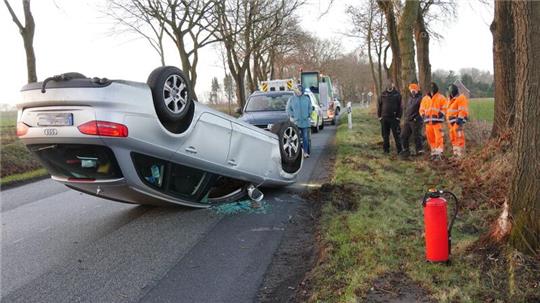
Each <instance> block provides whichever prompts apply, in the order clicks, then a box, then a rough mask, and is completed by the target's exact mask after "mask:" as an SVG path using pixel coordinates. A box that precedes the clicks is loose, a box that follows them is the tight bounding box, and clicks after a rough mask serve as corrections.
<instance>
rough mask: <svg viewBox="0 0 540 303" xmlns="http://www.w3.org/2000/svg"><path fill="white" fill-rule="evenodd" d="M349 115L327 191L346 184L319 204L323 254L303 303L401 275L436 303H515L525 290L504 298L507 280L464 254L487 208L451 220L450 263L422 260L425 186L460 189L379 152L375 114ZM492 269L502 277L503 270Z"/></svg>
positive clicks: (356, 298) (361, 294) (353, 296)
mask: <svg viewBox="0 0 540 303" xmlns="http://www.w3.org/2000/svg"><path fill="white" fill-rule="evenodd" d="M353 116H354V128H353V129H352V130H348V129H347V125H346V123H341V124H340V125H339V127H338V132H337V155H336V165H335V174H334V179H333V181H332V185H333V186H334V188H342V187H343V186H346V187H347V188H348V189H349V191H348V192H344V193H343V194H342V195H340V194H339V192H338V193H336V192H333V195H332V197H331V200H332V201H331V202H332V203H325V205H324V207H323V210H322V216H321V219H320V222H321V227H320V228H321V242H322V243H321V244H322V246H323V247H322V249H323V252H322V254H321V255H322V256H323V257H322V259H321V260H320V262H319V264H318V265H317V266H316V267H315V268H314V270H313V271H312V275H313V277H312V279H311V283H312V285H311V289H312V294H311V297H310V301H316V302H319V301H320V302H361V301H365V299H366V296H367V295H368V292H369V290H370V289H371V287H372V285H373V281H374V280H375V279H377V278H379V277H381V276H382V275H384V274H388V273H396V272H399V273H403V274H405V275H406V276H408V277H409V278H410V279H412V280H413V281H414V282H415V283H418V285H420V286H421V287H422V288H423V289H424V290H426V291H427V293H429V294H430V296H431V297H432V299H435V300H436V301H439V302H470V301H473V302H475V301H485V300H487V301H491V299H494V301H496V300H502V301H507V300H509V299H517V301H523V299H524V298H525V296H526V295H527V294H526V291H523V292H522V291H521V290H518V291H514V293H513V294H512V295H510V294H509V292H508V279H499V278H497V275H495V274H494V275H493V276H491V279H490V278H489V277H490V274H491V272H490V270H489V269H488V270H486V269H485V268H483V267H482V264H483V262H479V261H478V259H477V257H475V256H474V255H471V254H470V253H468V252H467V248H468V247H469V246H470V245H471V244H472V243H474V241H475V240H476V239H477V238H478V236H479V235H480V234H481V233H483V232H485V231H486V230H487V228H488V226H487V225H488V222H489V221H488V220H486V217H487V216H493V213H494V211H493V210H489V209H488V210H485V209H481V210H477V211H474V212H472V211H468V212H465V213H462V214H460V215H459V217H458V220H457V221H456V224H455V225H454V230H453V234H452V235H453V247H452V253H453V255H452V262H453V263H452V265H451V266H446V265H443V264H430V263H426V262H425V259H424V239H423V228H424V227H423V210H422V206H421V198H422V197H423V194H424V192H425V191H426V190H427V189H428V188H431V187H438V188H444V189H447V190H451V191H454V192H456V193H457V194H458V195H459V194H460V190H459V188H454V186H452V185H450V184H449V183H448V182H446V180H445V179H444V177H443V176H442V175H441V174H440V173H439V174H438V173H436V172H434V171H433V169H432V168H431V167H430V166H429V165H428V164H427V162H426V161H424V160H423V159H416V160H411V161H403V160H399V159H398V158H397V157H396V156H395V155H390V156H388V155H384V154H383V153H382V140H381V137H380V124H379V123H378V122H377V120H376V119H375V117H374V116H373V115H371V114H369V113H368V112H367V111H366V110H355V111H354V114H353ZM351 188H352V190H351ZM343 199H353V200H354V206H355V207H353V208H350V209H349V210H343V208H341V209H340V208H339V207H336V205H341V204H340V203H339V201H340V200H343ZM336 201H338V202H336ZM327 202H328V201H327ZM348 204H350V203H348ZM492 270H494V271H496V274H501V273H502V275H504V276H506V273H507V271H506V268H503V269H501V268H496V267H494V268H493V269H492ZM494 277H495V278H494ZM517 301H516V302H517Z"/></svg>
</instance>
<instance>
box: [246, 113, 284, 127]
mask: <svg viewBox="0 0 540 303" xmlns="http://www.w3.org/2000/svg"><path fill="white" fill-rule="evenodd" d="M240 120H243V121H245V122H247V123H249V124H253V125H265V124H275V123H279V122H283V121H287V120H289V116H288V115H287V113H286V112H284V111H283V112H281V111H261V112H246V113H244V114H243V115H242V117H240Z"/></svg>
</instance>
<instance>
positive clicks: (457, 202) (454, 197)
mask: <svg viewBox="0 0 540 303" xmlns="http://www.w3.org/2000/svg"><path fill="white" fill-rule="evenodd" d="M442 193H443V194H447V195H450V196H451V197H452V198H453V199H454V201H455V202H456V205H455V207H454V215H453V216H452V219H451V220H450V224H449V225H448V254H450V251H451V245H452V227H453V226H454V221H456V217H457V214H458V209H459V200H458V198H457V197H456V195H454V193H452V192H450V191H446V190H444V191H442Z"/></svg>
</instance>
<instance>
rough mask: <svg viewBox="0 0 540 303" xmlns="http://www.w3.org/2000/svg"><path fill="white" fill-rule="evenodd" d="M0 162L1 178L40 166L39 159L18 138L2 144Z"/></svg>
mask: <svg viewBox="0 0 540 303" xmlns="http://www.w3.org/2000/svg"><path fill="white" fill-rule="evenodd" d="M0 164H1V166H0V177H2V179H4V178H5V177H7V176H11V175H17V174H22V173H26V172H29V171H34V170H36V169H38V168H42V166H41V164H40V163H39V161H38V160H37V159H36V158H35V157H34V156H33V155H32V154H31V153H30V151H28V149H27V148H26V147H25V146H24V144H23V143H22V142H21V141H19V140H17V141H14V142H13V143H10V144H2V146H1V149H0Z"/></svg>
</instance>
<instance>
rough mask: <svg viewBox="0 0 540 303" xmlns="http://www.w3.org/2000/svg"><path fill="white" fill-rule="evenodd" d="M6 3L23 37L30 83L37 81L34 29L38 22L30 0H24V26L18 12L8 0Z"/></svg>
mask: <svg viewBox="0 0 540 303" xmlns="http://www.w3.org/2000/svg"><path fill="white" fill-rule="evenodd" d="M4 4H5V5H6V7H7V9H8V11H9V14H10V15H11V18H12V19H13V22H14V23H15V25H17V28H18V29H19V33H20V34H21V36H22V39H23V43H24V50H25V52H26V70H27V78H28V83H32V82H36V81H37V72H36V54H35V52H34V31H35V28H36V24H35V22H34V17H33V16H32V12H31V10H30V0H23V1H22V4H23V11H24V26H23V25H22V23H21V21H20V20H19V18H18V17H17V14H15V12H14V11H13V8H12V7H11V5H10V4H9V2H8V1H7V0H4Z"/></svg>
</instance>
